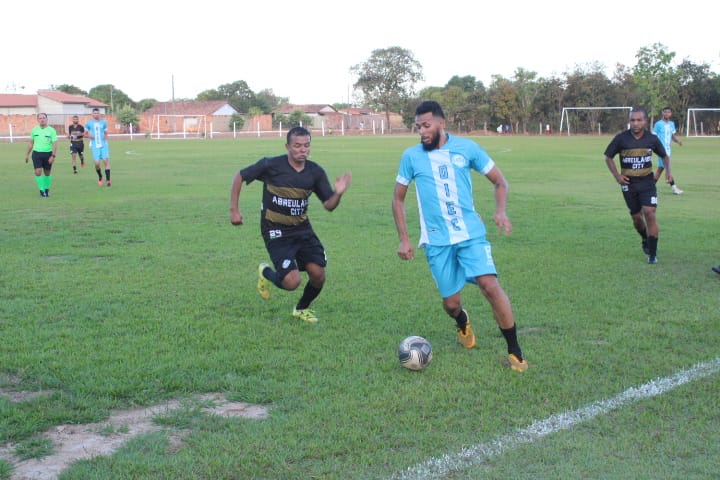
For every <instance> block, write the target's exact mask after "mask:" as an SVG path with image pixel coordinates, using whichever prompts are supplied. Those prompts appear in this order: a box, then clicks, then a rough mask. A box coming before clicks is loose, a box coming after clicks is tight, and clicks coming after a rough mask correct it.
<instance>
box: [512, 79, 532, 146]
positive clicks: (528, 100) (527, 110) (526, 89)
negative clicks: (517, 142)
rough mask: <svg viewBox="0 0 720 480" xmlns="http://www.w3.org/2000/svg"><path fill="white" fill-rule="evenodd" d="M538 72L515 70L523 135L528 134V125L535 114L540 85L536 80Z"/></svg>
mask: <svg viewBox="0 0 720 480" xmlns="http://www.w3.org/2000/svg"><path fill="white" fill-rule="evenodd" d="M536 77H537V72H531V71H529V70H525V69H524V68H518V69H517V70H515V75H514V76H513V80H514V84H515V89H516V90H517V95H518V106H519V112H518V113H519V115H520V124H521V126H522V131H523V133H527V129H528V123H530V117H531V116H532V113H533V102H534V101H535V97H536V96H537V90H538V83H537V81H536V80H535V79H536Z"/></svg>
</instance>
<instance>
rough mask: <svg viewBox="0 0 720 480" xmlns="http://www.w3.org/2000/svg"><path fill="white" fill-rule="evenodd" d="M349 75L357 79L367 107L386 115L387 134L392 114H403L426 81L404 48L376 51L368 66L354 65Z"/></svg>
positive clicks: (409, 53)
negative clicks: (397, 112) (409, 100)
mask: <svg viewBox="0 0 720 480" xmlns="http://www.w3.org/2000/svg"><path fill="white" fill-rule="evenodd" d="M350 72H351V73H353V74H355V75H357V77H358V80H357V82H355V84H354V87H355V88H356V89H359V90H360V91H361V92H362V95H363V97H364V103H365V104H366V105H368V106H370V107H372V108H376V109H377V110H382V111H384V112H385V118H386V120H387V124H388V131H389V130H390V111H391V110H392V109H393V108H395V109H397V110H400V107H401V106H402V105H404V101H405V100H407V99H408V98H410V97H411V96H412V95H413V94H414V91H415V90H414V88H415V84H416V83H417V82H419V81H421V80H423V79H424V77H423V73H422V65H420V62H418V61H417V60H416V59H415V57H414V56H413V53H412V52H411V51H410V50H406V49H404V48H401V47H390V48H384V49H377V50H373V51H372V54H371V55H370V58H369V59H368V60H367V61H366V62H364V63H359V64H357V65H354V66H353V67H351V68H350Z"/></svg>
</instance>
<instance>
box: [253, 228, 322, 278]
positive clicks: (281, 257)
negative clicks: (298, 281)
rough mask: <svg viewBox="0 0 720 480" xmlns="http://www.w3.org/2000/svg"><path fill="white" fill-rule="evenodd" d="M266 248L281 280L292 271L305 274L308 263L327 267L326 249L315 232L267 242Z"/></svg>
mask: <svg viewBox="0 0 720 480" xmlns="http://www.w3.org/2000/svg"><path fill="white" fill-rule="evenodd" d="M265 248H267V251H268V253H269V254H270V259H271V260H272V263H273V266H274V267H275V271H277V272H278V274H279V275H280V278H284V277H285V275H287V274H288V272H290V271H291V270H300V271H301V272H304V271H305V266H306V265H307V264H308V263H315V264H318V265H320V266H321V267H325V266H326V265H327V257H326V256H325V247H323V245H322V243H320V239H319V238H318V237H317V235H315V233H314V232H310V233H307V234H304V235H299V236H293V237H281V238H276V239H273V240H265Z"/></svg>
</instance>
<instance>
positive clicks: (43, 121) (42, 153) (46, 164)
mask: <svg viewBox="0 0 720 480" xmlns="http://www.w3.org/2000/svg"><path fill="white" fill-rule="evenodd" d="M37 120H38V123H39V125H35V126H34V127H33V129H32V132H30V140H28V149H27V153H26V154H25V163H28V160H29V159H30V153H32V162H33V167H35V181H36V182H37V186H38V188H39V189H40V196H41V197H43V198H45V197H49V196H50V183H52V175H51V171H52V164H53V163H54V162H55V153H56V152H57V141H58V136H57V132H56V131H55V129H54V128H53V127H51V126H49V125H48V124H47V123H48V117H47V114H46V113H38V114H37ZM43 173H44V174H45V175H44V176H43Z"/></svg>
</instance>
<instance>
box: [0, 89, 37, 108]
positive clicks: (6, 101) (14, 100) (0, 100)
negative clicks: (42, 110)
mask: <svg viewBox="0 0 720 480" xmlns="http://www.w3.org/2000/svg"><path fill="white" fill-rule="evenodd" d="M37 103H38V102H37V95H23V94H20V93H0V107H15V108H18V107H37Z"/></svg>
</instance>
